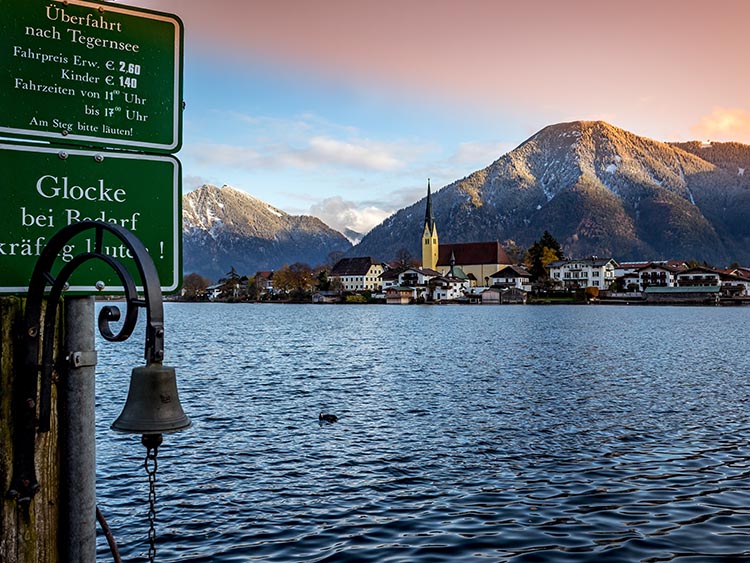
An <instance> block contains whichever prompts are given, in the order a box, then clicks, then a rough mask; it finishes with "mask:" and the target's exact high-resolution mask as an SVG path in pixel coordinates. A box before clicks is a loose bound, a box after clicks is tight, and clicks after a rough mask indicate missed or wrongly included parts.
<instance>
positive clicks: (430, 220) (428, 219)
mask: <svg viewBox="0 0 750 563" xmlns="http://www.w3.org/2000/svg"><path fill="white" fill-rule="evenodd" d="M424 224H425V226H426V227H427V228H428V230H429V231H430V232H432V231H433V229H434V228H435V217H434V216H433V215H432V192H431V190H430V179H429V178H427V208H426V209H425V213H424Z"/></svg>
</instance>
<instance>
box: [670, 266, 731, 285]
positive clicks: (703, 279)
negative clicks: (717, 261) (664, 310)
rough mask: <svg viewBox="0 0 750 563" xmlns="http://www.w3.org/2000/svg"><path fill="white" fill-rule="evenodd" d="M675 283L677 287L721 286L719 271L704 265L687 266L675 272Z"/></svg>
mask: <svg viewBox="0 0 750 563" xmlns="http://www.w3.org/2000/svg"><path fill="white" fill-rule="evenodd" d="M675 285H676V286H679V287H711V286H717V287H719V286H721V273H720V272H719V271H717V270H714V269H713V268H707V267H705V266H696V267H694V268H688V269H687V270H683V271H681V272H678V273H677V275H676V283H675Z"/></svg>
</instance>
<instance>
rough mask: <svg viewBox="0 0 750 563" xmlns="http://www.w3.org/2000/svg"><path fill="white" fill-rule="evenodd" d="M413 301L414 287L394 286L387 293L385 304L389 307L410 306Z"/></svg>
mask: <svg viewBox="0 0 750 563" xmlns="http://www.w3.org/2000/svg"><path fill="white" fill-rule="evenodd" d="M413 301H414V288H413V287H408V286H401V285H392V286H390V287H388V289H387V290H386V291H385V302H386V303H387V304H388V305H408V304H409V303H412V302H413Z"/></svg>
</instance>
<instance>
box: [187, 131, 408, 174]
mask: <svg viewBox="0 0 750 563" xmlns="http://www.w3.org/2000/svg"><path fill="white" fill-rule="evenodd" d="M408 148H409V147H404V146H403V144H401V143H398V142H396V143H383V142H375V141H369V140H348V141H342V140H338V139H334V138H331V137H327V136H315V137H311V138H310V139H308V140H307V141H306V143H305V146H302V147H295V146H291V145H289V144H275V145H271V144H266V145H263V146H262V148H255V147H252V146H237V145H229V144H221V143H213V144H201V145H197V144H194V145H190V146H189V147H188V148H186V149H185V150H186V152H188V153H189V154H190V156H191V157H192V158H194V159H195V160H196V161H197V162H200V163H201V164H217V165H223V166H233V167H236V168H240V169H245V170H258V169H284V168H298V169H312V168H322V167H334V168H336V167H343V168H349V169H354V170H360V171H363V172H391V171H394V170H397V169H401V168H403V167H404V166H405V165H406V161H405V160H404V159H403V158H402V157H401V156H400V155H402V154H405V155H407V156H408V155H409V154H414V153H415V152H416V150H418V149H417V148H412V149H411V150H408ZM405 149H407V150H405Z"/></svg>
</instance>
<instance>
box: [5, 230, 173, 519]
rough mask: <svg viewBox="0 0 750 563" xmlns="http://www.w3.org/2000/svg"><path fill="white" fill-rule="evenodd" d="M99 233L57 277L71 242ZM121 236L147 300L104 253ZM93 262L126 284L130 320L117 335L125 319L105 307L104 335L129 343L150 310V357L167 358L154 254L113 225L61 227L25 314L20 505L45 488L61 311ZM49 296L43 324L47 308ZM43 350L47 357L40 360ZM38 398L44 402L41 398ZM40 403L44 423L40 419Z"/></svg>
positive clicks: (18, 420) (17, 410)
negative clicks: (40, 452)
mask: <svg viewBox="0 0 750 563" xmlns="http://www.w3.org/2000/svg"><path fill="white" fill-rule="evenodd" d="M89 230H94V231H95V234H94V249H93V251H91V252H85V253H82V254H78V255H76V256H74V257H73V259H72V260H70V262H68V263H66V264H65V265H64V266H63V267H62V268H61V269H60V271H59V272H58V273H57V275H53V273H52V270H53V268H54V265H55V261H56V260H57V257H58V255H59V254H60V252H61V251H62V250H63V248H64V247H65V246H66V245H67V244H68V242H70V240H71V239H73V238H74V237H76V236H78V235H80V234H81V233H83V232H85V231H89ZM105 232H107V233H110V234H111V235H114V236H115V237H117V238H118V239H119V240H120V241H121V242H122V243H123V244H124V245H125V247H126V248H127V249H128V250H129V251H130V254H131V255H132V257H133V261H134V262H135V264H136V266H137V268H138V273H139V275H140V278H141V282H142V287H143V299H140V298H139V297H138V291H137V288H136V284H135V281H134V280H133V278H132V276H131V274H130V272H129V271H128V270H127V269H126V268H125V266H124V265H123V264H122V263H121V262H119V261H117V260H115V259H114V258H112V257H111V256H108V255H107V254H105V253H104V252H103V245H102V241H103V238H104V233H105ZM89 260H100V261H102V262H104V263H105V264H107V265H108V266H109V267H110V268H112V269H113V270H114V272H115V273H116V274H117V277H118V278H119V279H120V281H121V282H122V286H123V288H124V293H125V299H126V312H125V320H124V322H123V324H122V326H121V327H120V330H119V331H117V332H116V333H113V332H112V329H111V327H110V323H111V322H116V321H118V320H119V319H120V310H119V309H118V308H117V307H113V306H105V307H102V309H101V311H100V313H99V320H98V326H99V332H100V333H101V335H102V336H103V337H104V338H105V339H106V340H108V341H110V342H121V341H123V340H127V339H128V338H129V337H130V335H131V334H132V333H133V329H134V328H135V325H136V322H137V320H138V310H139V309H140V308H141V307H144V308H145V309H146V343H145V353H144V355H145V358H146V362H147V363H148V364H151V363H161V361H162V360H163V359H164V305H163V301H162V294H161V287H160V284H159V276H158V273H157V271H156V266H155V265H154V262H153V260H152V259H151V256H149V254H148V251H147V250H146V247H145V246H144V245H143V243H142V242H141V241H140V240H139V239H138V238H137V237H136V236H135V235H134V234H133V233H131V232H130V231H128V230H127V229H124V228H123V227H120V226H119V225H115V224H112V223H105V222H102V221H81V222H79V223H73V224H71V225H68V226H67V227H63V228H62V229H60V230H59V231H58V232H57V233H56V234H55V235H53V236H52V238H51V239H50V240H49V242H48V243H47V245H46V246H45V247H44V249H43V250H42V252H41V254H40V256H39V260H38V261H37V263H36V265H35V266H34V271H33V273H32V274H31V281H30V282H29V290H28V295H27V298H26V309H25V314H24V325H25V326H24V329H25V330H24V349H25V356H24V360H23V372H22V373H19V374H17V375H16V378H15V384H14V385H15V388H14V391H13V393H14V421H15V424H16V428H15V432H14V448H15V452H14V456H13V457H14V464H13V479H12V481H11V486H10V489H9V490H8V496H9V497H12V498H16V499H17V501H18V502H19V503H20V504H24V503H28V502H30V501H31V498H32V497H33V496H34V494H35V493H36V492H37V491H38V490H39V483H38V481H37V479H36V468H35V465H34V445H35V442H36V432H37V424H38V431H39V432H47V431H49V428H50V412H51V394H52V371H53V368H54V366H53V362H52V358H53V347H54V331H55V324H56V318H57V309H58V305H59V302H60V298H61V296H62V292H63V291H64V290H65V288H66V286H67V283H68V280H69V279H70V276H71V275H72V274H73V272H74V271H75V270H76V269H77V268H78V267H79V266H81V265H82V264H84V263H85V262H88V261H89ZM45 293H47V303H46V306H45V307H44V317H43V318H44V323H43V326H42V305H43V300H44V295H45ZM40 352H41V357H40ZM37 397H38V400H37ZM37 405H38V419H37Z"/></svg>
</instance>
